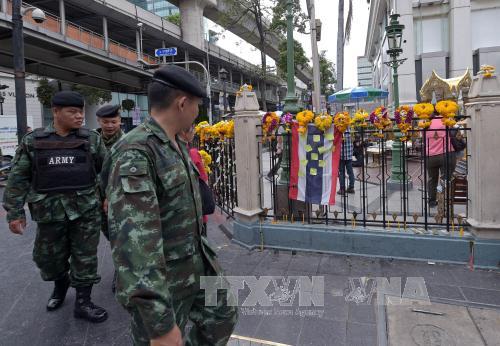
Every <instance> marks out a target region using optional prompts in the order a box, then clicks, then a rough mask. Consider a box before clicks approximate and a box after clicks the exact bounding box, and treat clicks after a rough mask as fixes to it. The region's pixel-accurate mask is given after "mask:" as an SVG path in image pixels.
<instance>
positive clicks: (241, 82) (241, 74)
mask: <svg viewBox="0 0 500 346" xmlns="http://www.w3.org/2000/svg"><path fill="white" fill-rule="evenodd" d="M242 85H243V73H240V86H242Z"/></svg>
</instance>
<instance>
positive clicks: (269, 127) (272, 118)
mask: <svg viewBox="0 0 500 346" xmlns="http://www.w3.org/2000/svg"><path fill="white" fill-rule="evenodd" d="M279 124H280V117H279V116H278V115H277V114H276V113H274V112H267V113H266V114H264V116H263V117H262V134H263V139H262V140H263V141H264V142H265V141H267V140H273V139H274V138H275V136H274V130H276V129H277V128H278V126H279Z"/></svg>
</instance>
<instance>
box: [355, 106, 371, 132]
mask: <svg viewBox="0 0 500 346" xmlns="http://www.w3.org/2000/svg"><path fill="white" fill-rule="evenodd" d="M369 117H370V115H369V114H368V113H367V112H366V111H365V110H364V109H358V111H357V112H356V113H354V117H353V118H352V124H353V125H354V127H361V128H365V127H367V126H368V123H367V121H368V118H369Z"/></svg>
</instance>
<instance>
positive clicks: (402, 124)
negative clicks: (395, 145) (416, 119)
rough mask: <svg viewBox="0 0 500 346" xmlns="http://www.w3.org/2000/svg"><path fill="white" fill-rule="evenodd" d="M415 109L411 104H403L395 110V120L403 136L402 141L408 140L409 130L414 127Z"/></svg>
mask: <svg viewBox="0 0 500 346" xmlns="http://www.w3.org/2000/svg"><path fill="white" fill-rule="evenodd" d="M412 120H413V109H412V108H411V107H410V106H401V107H398V108H397V109H396V111H395V112H394V121H395V122H396V124H397V126H398V128H399V130H400V131H401V133H402V135H403V136H402V137H401V138H400V139H399V140H400V141H401V142H406V141H407V140H408V131H409V130H411V129H412V125H411V124H412Z"/></svg>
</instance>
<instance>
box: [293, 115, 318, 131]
mask: <svg viewBox="0 0 500 346" xmlns="http://www.w3.org/2000/svg"><path fill="white" fill-rule="evenodd" d="M296 119H297V122H298V123H299V129H298V131H299V133H300V134H301V135H303V134H305V133H306V131H307V125H309V123H310V122H312V121H313V120H314V113H313V112H311V111H302V112H299V113H297V116H296Z"/></svg>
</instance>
